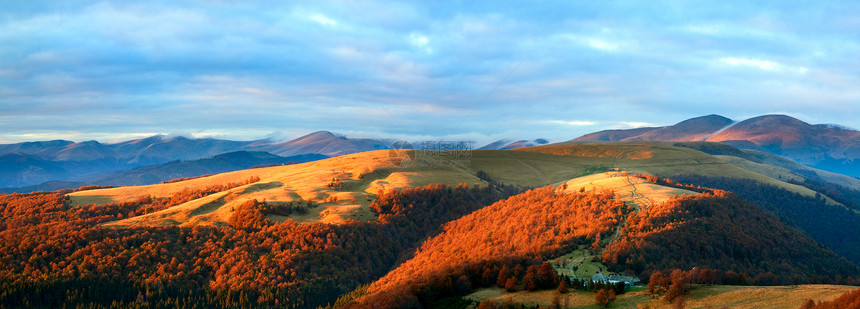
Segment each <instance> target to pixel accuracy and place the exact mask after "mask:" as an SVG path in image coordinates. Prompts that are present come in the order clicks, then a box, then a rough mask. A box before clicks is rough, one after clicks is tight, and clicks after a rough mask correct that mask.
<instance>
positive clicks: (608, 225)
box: [354, 175, 860, 308]
mask: <svg viewBox="0 0 860 309" xmlns="http://www.w3.org/2000/svg"><path fill="white" fill-rule="evenodd" d="M607 177H608V178H607ZM613 178H617V179H619V180H624V181H628V183H629V186H628V189H631V190H630V191H631V192H636V191H637V189H638V187H639V186H637V185H633V182H630V180H629V178H630V177H629V176H622V177H618V175H615V177H613V176H612V175H608V176H607V175H603V176H601V177H599V179H580V180H576V181H575V182H574V183H580V184H581V183H594V182H597V183H599V182H600V181H606V180H610V179H613ZM611 186H612V187H615V188H616V189H620V188H621V187H619V186H618V185H617V183H616V184H612V185H611ZM656 187H659V186H658V185H651V186H650V188H649V189H648V190H645V191H647V192H650V194H651V195H653V196H663V197H665V202H664V203H656V204H653V205H651V206H647V207H645V206H644V205H640V206H639V207H636V206H634V207H630V205H627V204H624V203H619V200H617V199H614V198H613V195H614V194H613V193H612V191H608V190H606V191H597V190H594V191H587V190H586V189H577V188H576V187H575V186H563V187H561V188H557V187H554V186H549V187H544V188H540V189H535V190H532V191H528V192H526V193H523V194H520V195H517V196H513V197H511V198H509V199H506V200H503V201H499V202H497V203H495V204H493V205H490V206H487V207H484V208H482V209H480V210H478V211H475V212H473V213H472V214H469V215H468V216H464V217H462V218H460V219H457V220H455V221H452V222H450V223H448V224H446V225H445V227H444V232H442V233H441V234H439V235H437V236H435V237H432V238H430V239H428V240H426V241H425V242H424V243H422V244H421V246H420V247H419V248H418V249H417V250H416V251H415V254H414V257H412V258H411V259H409V260H407V261H405V262H404V263H403V264H401V265H400V266H398V267H397V268H396V269H394V270H392V271H391V272H390V273H388V274H387V275H386V276H384V277H383V278H381V279H380V280H378V281H376V282H374V283H373V284H371V285H370V286H369V287H368V288H367V290H366V293H367V294H366V295H364V296H361V297H358V298H357V299H355V300H354V301H355V304H357V307H359V308H370V307H374V306H379V305H382V306H383V307H413V306H415V305H416V304H418V303H420V304H423V305H428V304H432V303H433V302H434V301H436V300H439V299H442V298H445V297H449V296H455V295H458V294H459V295H465V294H468V293H470V292H471V290H472V287H482V286H490V285H495V284H497V281H496V280H487V278H489V279H495V278H497V277H501V276H502V275H503V274H504V273H506V271H507V270H500V269H499V265H509V266H512V265H511V264H516V263H525V264H534V263H535V262H536V261H545V260H549V259H554V258H556V257H559V256H561V255H563V254H564V253H565V252H569V251H574V250H577V249H578V248H583V247H589V248H591V250H598V254H597V257H599V258H600V259H601V260H602V262H603V263H605V264H607V265H609V266H610V268H611V269H614V270H615V271H618V272H623V271H632V272H634V273H635V274H636V275H643V273H647V274H650V273H651V272H653V271H655V270H664V269H669V268H681V269H693V268H694V267H699V268H707V269H718V270H723V271H728V270H731V271H736V272H739V273H742V274H746V275H748V276H749V278H753V277H758V276H757V275H758V274H768V275H767V276H770V275H774V276H776V278H777V279H776V280H784V281H785V282H791V280H793V279H792V278H795V277H803V278H809V277H812V276H824V277H829V278H835V277H836V276H837V275H839V276H849V277H855V276H857V275H858V274H860V268H858V266H857V265H855V264H853V263H851V262H849V261H847V260H845V259H844V258H842V257H840V256H839V255H837V254H836V253H834V252H833V251H831V250H829V249H827V248H826V247H824V246H821V245H819V244H817V243H816V242H815V241H814V240H812V239H811V238H809V237H808V236H806V235H804V234H803V233H802V232H801V231H799V230H797V229H794V228H792V227H790V226H788V225H786V224H785V223H783V222H782V221H780V220H778V219H777V218H776V217H775V216H773V215H772V214H769V213H767V212H765V211H763V210H761V209H759V208H758V207H756V206H755V205H752V204H750V203H748V202H745V201H743V200H741V199H739V198H737V197H735V196H733V195H732V194H730V193H727V192H720V191H717V192H714V193H713V194H712V193H703V194H695V195H693V194H686V195H683V196H672V197H668V196H667V195H670V194H671V193H668V192H672V190H673V189H672V188H665V189H662V190H665V192H664V193H655V191H659V190H661V189H658V188H656ZM559 189H564V193H560V192H559ZM655 189H656V190H655ZM629 261H635V262H629ZM667 263H668V264H667ZM503 268H505V267H503ZM775 274H779V275H775ZM514 276H515V278H517V280H526V279H525V277H523V276H522V274H520V275H514ZM645 277H647V275H645ZM454 282H456V283H454ZM452 283H453V284H452ZM524 284H525V283H524ZM552 287H554V286H552Z"/></svg>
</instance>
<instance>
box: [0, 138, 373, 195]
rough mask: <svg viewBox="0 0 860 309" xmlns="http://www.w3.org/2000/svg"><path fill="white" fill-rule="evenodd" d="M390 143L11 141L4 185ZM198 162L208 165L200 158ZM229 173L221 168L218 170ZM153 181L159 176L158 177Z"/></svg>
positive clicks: (0, 150)
mask: <svg viewBox="0 0 860 309" xmlns="http://www.w3.org/2000/svg"><path fill="white" fill-rule="evenodd" d="M386 145H387V144H386V143H385V142H383V141H378V140H371V139H350V138H346V137H342V136H336V135H334V134H332V133H331V132H326V131H320V132H314V133H311V134H308V135H305V136H302V137H299V138H297V139H295V140H292V141H288V142H283V143H273V142H271V141H269V140H256V141H229V140H219V139H213V138H204V139H191V138H186V137H181V136H180V137H166V136H163V135H156V136H152V137H148V138H143V139H136V140H130V141H124V142H119V143H104V144H103V143H100V142H98V141H85V142H77V143H76V142H72V141H65V140H54V141H43V142H24V143H17V144H5V145H0V175H2V176H3V177H2V178H0V187H22V186H32V185H37V184H41V183H44V182H48V181H72V182H82V183H94V182H95V183H98V184H114V185H134V184H143V183H140V182H138V181H133V182H129V183H117V182H116V181H111V182H110V183H101V182H98V181H99V180H106V179H114V180H115V179H117V178H118V177H110V175H113V174H116V173H121V172H123V171H128V170H131V169H135V168H139V167H143V166H153V165H161V164H165V163H169V162H173V161H176V160H180V161H188V160H198V159H204V158H213V157H214V156H216V155H220V154H225V153H229V152H236V151H255V152H267V153H269V154H271V155H275V156H278V157H293V156H298V155H308V154H316V155H320V156H318V158H324V157H330V156H338V155H343V154H347V153H354V152H362V151H369V150H378V149H387V148H388V147H387V146H386ZM257 158H259V157H257ZM222 159H223V158H222ZM305 159H307V158H298V159H297V158H294V159H293V160H280V161H278V162H281V161H283V162H291V161H300V162H306V160H305ZM216 161H218V160H216ZM204 162H215V161H204ZM249 163H250V164H251V165H249V166H246V167H245V168H247V167H250V166H253V165H258V164H271V163H268V162H265V161H262V162H256V161H254V160H251V161H249ZM197 164H198V165H199V164H202V163H201V162H198V163H197ZM225 171H226V170H218V171H217V172H225ZM115 176H116V175H115ZM190 176H193V175H190ZM180 177H188V176H180ZM151 179H152V180H153V181H155V180H156V178H151ZM168 179H170V178H168ZM163 180H167V179H161V178H158V181H155V182H160V181H163Z"/></svg>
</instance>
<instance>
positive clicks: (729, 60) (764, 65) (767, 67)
mask: <svg viewBox="0 0 860 309" xmlns="http://www.w3.org/2000/svg"><path fill="white" fill-rule="evenodd" d="M719 62H721V63H724V64H728V65H731V66H743V67H752V68H756V69H759V70H764V71H774V72H780V71H787V72H795V73H799V74H803V73H806V72H807V71H809V69H807V68H805V67H793V66H787V65H784V64H781V63H779V62H775V61H770V60H762V59H752V58H736V57H723V58H720V59H719Z"/></svg>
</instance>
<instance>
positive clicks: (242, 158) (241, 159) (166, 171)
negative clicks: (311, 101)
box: [0, 151, 328, 193]
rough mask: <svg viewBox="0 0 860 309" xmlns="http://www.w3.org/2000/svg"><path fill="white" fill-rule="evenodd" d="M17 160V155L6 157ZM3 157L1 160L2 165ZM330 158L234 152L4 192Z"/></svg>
mask: <svg viewBox="0 0 860 309" xmlns="http://www.w3.org/2000/svg"><path fill="white" fill-rule="evenodd" d="M5 156H15V155H4V157H5ZM2 158H3V157H0V162H2V160H3V159H2ZM325 158H328V157H327V156H324V155H321V154H304V155H296V156H291V157H280V156H276V155H273V154H270V153H267V152H261V151H235V152H228V153H223V154H219V155H216V156H213V157H211V158H204V159H198V160H188V161H181V160H176V161H172V162H168V163H164V164H154V165H147V166H142V167H137V168H133V169H130V170H125V171H119V172H116V173H113V174H110V175H107V176H101V177H98V178H96V179H89V180H85V181H47V182H43V183H40V184H38V185H32V186H22V187H10V188H3V191H4V192H18V193H26V192H34V191H54V190H60V189H74V188H79V187H81V186H87V185H100V186H139V185H150V184H157V183H161V182H164V181H168V180H174V179H181V178H191V177H199V176H202V175H210V174H218V173H226V172H232V171H237V170H243V169H249V168H252V167H258V166H271V165H285V164H295V163H304V162H310V161H316V160H322V159H325Z"/></svg>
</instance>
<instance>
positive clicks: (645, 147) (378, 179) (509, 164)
mask: <svg viewBox="0 0 860 309" xmlns="http://www.w3.org/2000/svg"><path fill="white" fill-rule="evenodd" d="M407 154H408V156H409V158H411V159H410V160H413V161H408V163H409V164H403V162H397V161H392V157H390V153H389V151H371V152H363V153H357V154H351V155H344V156H339V157H335V158H330V159H325V160H320V161H315V162H310V163H303V164H296V165H290V166H276V167H267V168H258V169H251V170H243V171H236V172H230V173H224V174H218V175H213V176H209V177H203V178H200V179H193V180H188V181H182V182H178V183H171V184H156V185H148V186H138V187H122V188H110V189H99V190H88V191H81V192H75V193H73V194H71V195H70V196H71V198H72V202H73V203H75V204H86V203H92V202H98V203H106V202H111V201H114V202H127V201H132V200H135V199H138V198H140V197H143V196H147V195H150V196H152V197H168V196H171V195H173V194H176V193H177V192H180V191H182V190H185V189H192V190H193V189H203V188H206V187H208V186H211V185H214V184H219V183H228V182H233V181H236V180H244V179H249V178H252V177H259V178H260V179H261V180H260V181H259V182H257V183H255V184H248V185H244V186H240V187H237V188H233V189H230V190H227V191H224V192H221V193H219V194H214V195H210V196H207V197H204V198H202V199H200V200H194V201H189V202H187V203H184V204H182V205H178V206H175V207H171V208H170V209H166V210H164V212H163V213H153V214H149V215H147V216H142V217H135V218H129V219H126V220H125V221H121V222H117V223H116V224H118V225H139V224H151V225H162V224H165V222H175V223H173V224H183V225H195V224H226V221H227V219H228V218H229V216H230V209H231V208H234V207H235V206H237V205H239V204H241V203H243V202H245V201H249V200H253V199H257V200H263V199H265V200H267V201H270V202H298V201H315V202H317V203H320V204H321V205H322V207H318V208H316V210H314V211H311V212H309V213H307V214H304V215H301V216H295V217H294V219H295V220H298V221H318V220H323V221H324V222H341V221H342V220H344V219H347V218H354V219H361V220H368V219H369V218H372V214H371V213H370V212H369V210H367V208H366V207H367V205H368V204H369V200H371V199H372V198H373V197H374V196H375V195H376V194H378V193H379V192H380V190H382V191H385V190H391V189H398V188H409V187H417V186H423V185H427V184H432V183H442V184H447V185H452V186H455V185H457V184H459V183H469V184H474V183H486V182H485V181H483V180H481V179H479V178H478V177H476V176H475V175H476V174H477V173H478V171H483V172H485V173H487V174H488V175H489V177H491V178H492V179H493V180H494V181H496V182H499V183H503V184H509V185H515V186H519V187H539V186H544V185H548V184H557V183H561V182H564V181H567V180H570V179H573V178H576V177H580V176H585V175H589V174H593V173H597V172H603V171H606V170H609V169H613V168H619V169H622V170H626V171H630V172H633V173H649V174H653V175H660V176H663V177H671V176H675V175H684V174H702V175H710V176H725V177H737V178H742V179H749V180H754V181H757V182H761V183H765V184H771V185H774V186H777V187H780V188H785V189H786V190H789V191H791V192H796V193H799V194H801V195H805V196H810V197H811V196H814V195H815V193H816V192H815V191H812V190H810V189H808V188H806V187H803V186H800V185H796V184H790V183H786V182H783V181H780V180H777V179H773V178H770V177H767V176H765V175H762V174H758V173H753V172H749V171H746V170H744V169H742V168H738V167H736V166H734V165H732V164H729V163H728V162H726V161H723V160H721V159H719V158H717V157H714V156H711V155H708V154H706V153H703V152H700V151H697V150H694V149H690V148H685V147H675V146H672V145H670V144H664V143H654V142H638V143H636V142H630V143H621V144H570V145H547V146H538V147H529V148H520V149H517V150H511V151H493V150H483V151H478V150H476V151H472V152H470V153H469V154H468V157H463V158H461V160H467V162H468V165H465V164H462V165H458V164H446V162H448V163H456V162H458V161H445V160H450V159H451V158H449V157H445V156H440V155H441V153H436V152H421V151H415V150H411V151H408V152H407ZM335 199H336V201H335ZM834 203H835V202H834ZM216 205H217V206H216ZM197 209H209V210H207V211H199V210H198V211H195V210H197ZM192 213H194V214H197V215H191V214H192ZM198 217H199V218H198Z"/></svg>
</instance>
